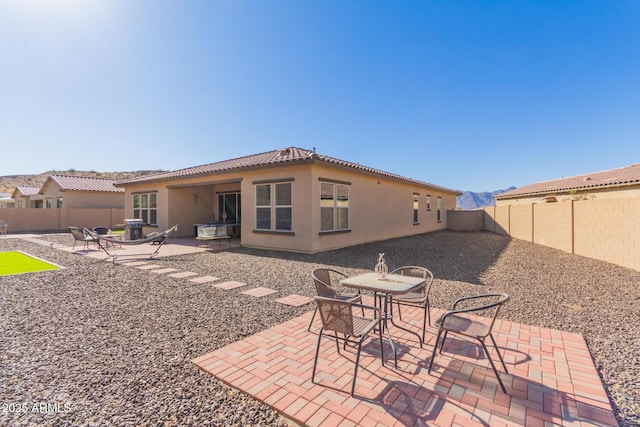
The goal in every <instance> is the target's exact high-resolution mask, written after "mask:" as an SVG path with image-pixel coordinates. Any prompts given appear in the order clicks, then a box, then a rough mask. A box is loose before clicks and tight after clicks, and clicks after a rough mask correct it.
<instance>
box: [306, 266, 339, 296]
mask: <svg viewBox="0 0 640 427" xmlns="http://www.w3.org/2000/svg"><path fill="white" fill-rule="evenodd" d="M332 274H334V275H338V276H341V277H347V275H346V274H344V273H342V272H340V271H338V270H332V269H330V268H316V269H315V270H313V271H312V272H311V276H312V277H313V283H314V284H315V286H316V291H317V292H318V296H320V297H325V298H338V292H337V291H336V290H335V289H334V287H333V284H332V283H331V275H332Z"/></svg>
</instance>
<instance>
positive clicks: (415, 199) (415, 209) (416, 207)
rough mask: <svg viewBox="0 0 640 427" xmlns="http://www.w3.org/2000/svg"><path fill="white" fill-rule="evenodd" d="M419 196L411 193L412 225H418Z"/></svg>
mask: <svg viewBox="0 0 640 427" xmlns="http://www.w3.org/2000/svg"><path fill="white" fill-rule="evenodd" d="M419 212H420V194H419V193H413V224H414V225H417V224H420V216H419Z"/></svg>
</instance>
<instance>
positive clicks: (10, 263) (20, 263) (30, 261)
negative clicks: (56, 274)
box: [0, 251, 60, 276]
mask: <svg viewBox="0 0 640 427" xmlns="http://www.w3.org/2000/svg"><path fill="white" fill-rule="evenodd" d="M59 268H60V267H59V266H57V265H54V264H50V263H48V262H46V261H42V260H40V259H38V258H34V257H31V256H29V255H27V254H24V253H22V252H18V251H6V252H0V276H7V275H10V274H21V273H33V272H36V271H46V270H57V269H59Z"/></svg>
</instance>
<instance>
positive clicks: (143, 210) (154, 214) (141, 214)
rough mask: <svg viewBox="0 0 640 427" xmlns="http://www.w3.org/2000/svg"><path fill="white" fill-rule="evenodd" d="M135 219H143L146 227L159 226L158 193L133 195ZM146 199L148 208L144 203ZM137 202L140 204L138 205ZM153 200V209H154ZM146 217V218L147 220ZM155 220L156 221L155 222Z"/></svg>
mask: <svg viewBox="0 0 640 427" xmlns="http://www.w3.org/2000/svg"><path fill="white" fill-rule="evenodd" d="M132 196H133V200H132V201H133V205H132V206H133V217H134V218H135V219H141V220H142V222H143V223H144V224H145V225H158V192H157V191H150V192H148V193H134V194H133V195H132ZM145 198H146V207H143V204H144V203H143V201H144V200H145ZM136 200H138V202H137V203H136ZM152 200H153V205H154V206H153V207H152ZM145 217H146V218H145ZM153 219H155V221H153Z"/></svg>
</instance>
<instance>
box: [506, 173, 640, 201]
mask: <svg viewBox="0 0 640 427" xmlns="http://www.w3.org/2000/svg"><path fill="white" fill-rule="evenodd" d="M627 197H640V163H638V164H634V165H630V166H625V167H621V168H618V169H611V170H606V171H601V172H592V173H588V174H584V175H578V176H573V177H569V178H560V179H554V180H551V181H543V182H537V183H534V184H529V185H525V186H524V187H520V188H517V189H515V190H511V191H507V192H506V193H502V194H500V195H497V196H495V199H496V206H507V205H526V204H531V203H550V202H563V201H569V200H587V199H606V198H627Z"/></svg>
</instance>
